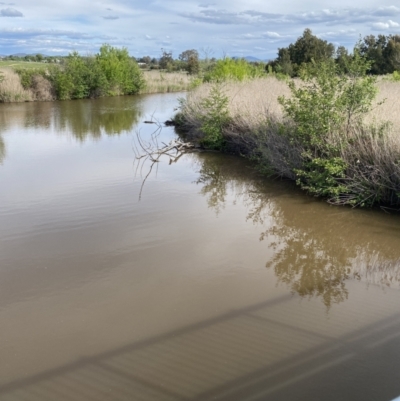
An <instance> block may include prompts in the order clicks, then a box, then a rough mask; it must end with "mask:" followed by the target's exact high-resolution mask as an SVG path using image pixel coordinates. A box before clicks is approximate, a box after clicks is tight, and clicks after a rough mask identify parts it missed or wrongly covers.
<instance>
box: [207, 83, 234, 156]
mask: <svg viewBox="0 0 400 401" xmlns="http://www.w3.org/2000/svg"><path fill="white" fill-rule="evenodd" d="M228 103H229V99H228V96H226V95H225V94H224V93H223V92H222V88H221V86H220V85H219V84H215V85H214V86H213V87H212V88H211V91H210V94H209V97H207V98H205V99H203V100H202V101H201V103H200V107H201V109H202V115H201V116H200V120H201V128H200V129H201V131H202V132H203V134H204V138H203V139H202V143H203V144H204V146H206V147H207V148H210V149H222V148H223V146H224V143H225V141H224V138H223V135H222V130H223V127H224V126H225V125H226V124H227V123H228V122H229V119H230V118H229V111H228Z"/></svg>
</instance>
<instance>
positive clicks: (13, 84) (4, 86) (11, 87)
mask: <svg viewBox="0 0 400 401" xmlns="http://www.w3.org/2000/svg"><path fill="white" fill-rule="evenodd" d="M1 73H2V75H3V77H4V80H3V81H2V82H0V102H2V103H8V102H27V101H31V100H33V96H32V93H31V91H29V90H26V89H24V88H23V87H22V85H21V81H20V79H19V75H18V74H17V73H16V72H14V71H13V70H11V69H8V68H3V69H2V70H1Z"/></svg>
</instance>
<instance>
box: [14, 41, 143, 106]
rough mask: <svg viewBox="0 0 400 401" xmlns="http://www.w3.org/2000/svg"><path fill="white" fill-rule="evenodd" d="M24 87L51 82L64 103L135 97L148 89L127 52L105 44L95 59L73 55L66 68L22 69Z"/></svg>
mask: <svg viewBox="0 0 400 401" xmlns="http://www.w3.org/2000/svg"><path fill="white" fill-rule="evenodd" d="M18 73H19V75H20V78H21V82H22V85H23V86H24V88H33V86H34V82H33V77H35V76H37V75H41V76H42V77H44V78H46V79H48V80H49V81H50V82H51V84H52V86H53V91H54V92H55V94H56V97H57V98H58V99H60V100H67V99H83V98H91V97H99V96H106V95H110V96H112V95H131V94H135V93H138V92H139V90H140V89H141V88H143V87H144V84H145V81H144V78H143V73H142V71H141V70H140V68H139V66H138V65H137V63H136V61H134V60H133V59H132V58H130V57H129V54H128V50H127V49H117V48H114V47H112V46H110V45H103V46H102V47H101V48H100V51H99V53H98V54H97V55H95V56H90V57H82V56H80V55H79V53H78V52H72V53H70V54H69V55H68V57H67V58H66V60H65V62H64V64H63V66H55V65H53V66H50V67H49V68H48V69H47V70H23V69H22V70H18Z"/></svg>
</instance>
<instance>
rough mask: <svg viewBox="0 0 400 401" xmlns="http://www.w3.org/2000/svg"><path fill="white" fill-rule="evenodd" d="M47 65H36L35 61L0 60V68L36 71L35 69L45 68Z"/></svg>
mask: <svg viewBox="0 0 400 401" xmlns="http://www.w3.org/2000/svg"><path fill="white" fill-rule="evenodd" d="M48 65H49V64H48V63H38V62H35V61H15V60H0V69H1V68H26V69H36V68H46V67H48Z"/></svg>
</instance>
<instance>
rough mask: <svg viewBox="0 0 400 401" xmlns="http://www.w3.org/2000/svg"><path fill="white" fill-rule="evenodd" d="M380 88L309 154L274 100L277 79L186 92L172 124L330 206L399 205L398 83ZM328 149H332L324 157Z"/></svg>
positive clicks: (281, 86)
mask: <svg viewBox="0 0 400 401" xmlns="http://www.w3.org/2000/svg"><path fill="white" fill-rule="evenodd" d="M377 88H378V96H377V97H376V99H375V100H374V102H373V104H372V110H371V111H370V112H368V113H366V114H365V117H364V119H363V122H361V121H359V120H357V123H352V124H351V126H348V127H347V128H346V131H345V132H344V131H343V130H342V131H338V130H333V131H332V132H329V134H327V135H326V136H325V137H324V138H323V145H322V146H319V148H318V152H320V154H319V155H317V156H315V157H314V156H313V158H312V157H311V156H310V151H309V149H308V148H307V147H306V146H305V145H304V143H302V142H301V141H299V140H297V138H296V135H294V132H295V131H296V125H295V124H294V122H293V120H292V119H290V118H288V117H287V115H285V113H284V109H283V107H282V105H281V104H280V102H279V101H278V97H279V96H284V97H285V98H289V97H290V96H291V91H290V89H289V87H288V85H287V83H286V82H284V81H279V80H277V79H276V78H274V77H268V78H262V79H256V80H252V81H248V82H244V83H238V82H231V83H225V84H221V85H219V86H216V85H213V84H208V85H207V84H206V85H202V86H200V87H199V88H197V89H195V90H194V91H192V92H190V93H189V94H188V96H187V99H186V101H185V102H184V103H183V104H182V105H181V108H180V112H179V113H178V114H177V116H176V117H175V122H176V124H177V125H178V126H179V127H180V129H182V130H183V131H185V132H186V135H187V136H188V138H189V139H190V140H197V141H200V142H202V143H203V145H204V146H205V147H210V148H219V149H220V150H222V151H225V152H230V153H234V154H238V155H242V156H245V157H247V158H249V159H252V160H254V161H255V162H256V164H257V167H258V168H259V169H260V170H261V171H262V172H264V173H266V174H269V175H274V176H278V177H283V178H288V179H290V180H295V181H296V182H297V183H298V184H299V185H300V186H301V187H302V188H303V189H305V190H307V191H308V192H310V193H311V194H312V195H315V196H322V197H325V198H327V199H328V201H329V202H330V203H332V204H337V205H351V206H373V205H377V204H378V205H383V206H385V207H389V208H395V209H398V208H399V207H400V197H399V194H400V164H399V160H400V129H399V127H400V113H399V110H400V104H399V95H400V85H399V84H398V83H396V82H390V81H385V80H379V81H378V82H377ZM382 101H384V103H383V104H380V103H381V102H382ZM219 134H220V137H218V135H219ZM217 137H218V138H219V139H218V140H219V142H218V141H215V138H217ZM210 138H211V139H210ZM322 147H323V148H324V149H325V150H324V151H323V152H325V153H323V152H322V151H321V150H320V149H321V148H322ZM326 149H328V150H326ZM330 149H334V150H335V151H334V152H332V153H331V154H329V155H328V152H329V151H330ZM321 154H322V156H321ZM332 155H333V156H332ZM306 174H307V175H306ZM307 180H308V182H309V181H312V180H313V185H314V186H311V185H308V183H307Z"/></svg>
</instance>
